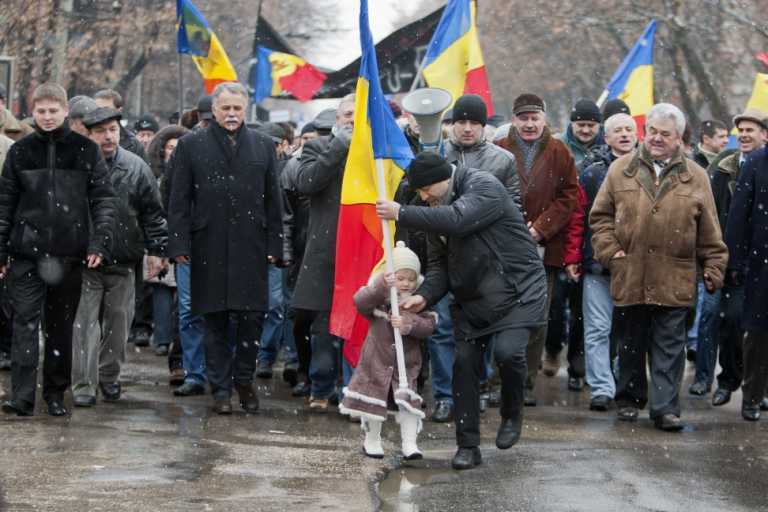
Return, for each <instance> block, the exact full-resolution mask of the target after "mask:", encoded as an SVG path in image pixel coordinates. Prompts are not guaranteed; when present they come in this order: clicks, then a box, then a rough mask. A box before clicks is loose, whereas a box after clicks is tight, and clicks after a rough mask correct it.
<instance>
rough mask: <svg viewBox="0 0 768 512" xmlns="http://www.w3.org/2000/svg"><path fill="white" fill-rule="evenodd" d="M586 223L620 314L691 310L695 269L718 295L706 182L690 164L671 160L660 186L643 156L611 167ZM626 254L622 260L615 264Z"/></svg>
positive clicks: (720, 255) (719, 256)
mask: <svg viewBox="0 0 768 512" xmlns="http://www.w3.org/2000/svg"><path fill="white" fill-rule="evenodd" d="M589 223H590V226H591V227H592V230H593V232H594V235H593V236H592V246H593V247H594V250H595V259H597V260H598V261H599V262H600V264H601V265H603V266H605V267H607V268H610V270H611V297H613V301H614V303H615V304H616V305H617V306H631V305H637V304H648V305H659V306H670V307H690V306H692V305H693V301H694V298H695V296H696V271H697V266H698V268H701V269H702V270H703V271H704V272H706V273H708V274H709V276H710V277H711V278H712V281H713V282H714V283H715V286H716V287H718V288H720V287H722V284H723V274H724V272H725V267H726V263H727V262H728V250H727V248H726V246H725V244H724V243H723V239H722V235H721V233H720V226H719V223H718V221H717V211H716V210H715V202H714V199H713V197H712V189H711V188H710V184H709V177H708V176H707V173H706V171H705V170H704V169H702V168H701V167H700V166H699V165H697V164H696V163H695V162H694V161H693V160H689V159H688V158H684V157H682V156H680V155H678V156H676V157H674V158H672V160H671V161H670V162H669V164H668V165H667V167H666V168H665V169H664V171H663V173H662V175H661V179H660V180H657V178H656V173H655V171H654V169H653V163H652V160H651V158H650V156H649V155H648V154H647V152H646V151H645V148H644V147H643V148H641V149H638V150H635V151H633V152H632V153H630V154H628V155H625V156H623V157H621V158H619V159H618V160H616V161H615V162H613V164H611V167H610V168H609V169H608V174H607V175H606V177H605V181H604V182H603V185H602V187H601V188H600V191H599V192H598V193H597V197H596V198H595V202H594V205H593V207H592V211H591V212H590V215H589ZM619 250H623V251H624V252H625V253H626V254H627V256H626V257H625V258H616V259H612V258H613V256H614V254H616V253H617V252H618V251H619Z"/></svg>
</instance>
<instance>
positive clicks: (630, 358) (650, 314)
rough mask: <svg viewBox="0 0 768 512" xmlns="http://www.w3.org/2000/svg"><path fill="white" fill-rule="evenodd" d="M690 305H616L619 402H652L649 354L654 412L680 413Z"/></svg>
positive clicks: (639, 404) (637, 404)
mask: <svg viewBox="0 0 768 512" xmlns="http://www.w3.org/2000/svg"><path fill="white" fill-rule="evenodd" d="M687 314H688V308H672V307H664V306H645V305H642V306H624V307H617V308H615V309H614V314H613V322H614V334H615V335H616V341H617V344H618V347H619V380H618V383H617V386H616V404H617V405H618V406H619V407H625V406H632V407H638V408H640V409H642V408H643V407H645V404H646V403H648V379H647V377H646V357H647V356H648V357H650V372H651V386H650V387H651V393H650V416H651V418H656V417H658V416H662V415H664V414H670V413H671V414H675V415H677V416H679V415H680V384H681V383H682V380H683V370H684V369H685V344H686V342H687V330H686V316H687Z"/></svg>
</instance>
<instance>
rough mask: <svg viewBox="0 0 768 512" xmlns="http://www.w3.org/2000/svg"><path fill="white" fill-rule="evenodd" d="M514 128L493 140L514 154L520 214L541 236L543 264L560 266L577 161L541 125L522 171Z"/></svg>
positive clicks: (522, 160)
mask: <svg viewBox="0 0 768 512" xmlns="http://www.w3.org/2000/svg"><path fill="white" fill-rule="evenodd" d="M515 132H516V130H515V128H514V127H513V128H511V129H510V130H509V135H508V136H507V138H505V139H499V140H497V141H496V144H498V145H499V146H501V147H503V148H504V149H506V150H508V151H509V152H511V153H512V154H513V155H515V160H516V162H517V173H518V175H519V177H520V195H521V196H522V202H523V216H524V217H525V221H526V222H532V223H533V227H534V228H535V229H536V231H538V232H539V233H540V234H541V236H542V237H544V240H543V241H542V242H541V243H542V244H543V245H544V247H545V248H546V251H545V253H544V264H545V265H547V266H550V267H562V266H563V265H564V258H565V238H566V231H567V229H566V228H567V227H568V223H569V221H570V219H571V214H572V213H573V210H574V209H575V208H576V205H577V202H578V195H579V187H578V183H579V178H578V174H577V173H576V164H575V163H574V161H573V156H571V152H570V151H569V150H568V147H567V146H566V145H565V144H563V143H562V142H561V141H559V140H557V139H555V138H554V137H552V135H551V133H550V131H549V129H548V128H544V134H543V135H542V137H541V142H540V144H539V149H538V153H537V155H536V159H535V160H534V162H533V167H532V168H531V172H530V173H526V172H525V157H524V156H523V151H522V149H521V148H520V146H519V144H518V142H517V139H516V138H515Z"/></svg>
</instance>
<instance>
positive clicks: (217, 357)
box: [203, 311, 266, 399]
mask: <svg viewBox="0 0 768 512" xmlns="http://www.w3.org/2000/svg"><path fill="white" fill-rule="evenodd" d="M265 314H266V312H264V311H217V312H216V313H207V314H205V315H204V317H205V326H206V333H205V337H204V339H203V344H204V345H205V369H206V373H207V375H208V382H209V383H210V385H211V392H212V393H213V396H214V398H222V399H228V398H229V397H230V396H231V395H232V387H233V384H237V385H250V384H252V383H253V373H254V372H255V371H256V358H257V357H258V355H259V340H260V339H261V329H262V327H263V325H264V315H265Z"/></svg>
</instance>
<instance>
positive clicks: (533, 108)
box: [512, 93, 547, 115]
mask: <svg viewBox="0 0 768 512" xmlns="http://www.w3.org/2000/svg"><path fill="white" fill-rule="evenodd" d="M546 111H547V104H546V103H544V100H543V99H541V98H539V97H538V96H536V95H535V94H531V93H525V94H521V95H520V96H518V97H517V98H515V103H514V105H513V106H512V113H513V114H514V115H518V114H522V113H524V112H546Z"/></svg>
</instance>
